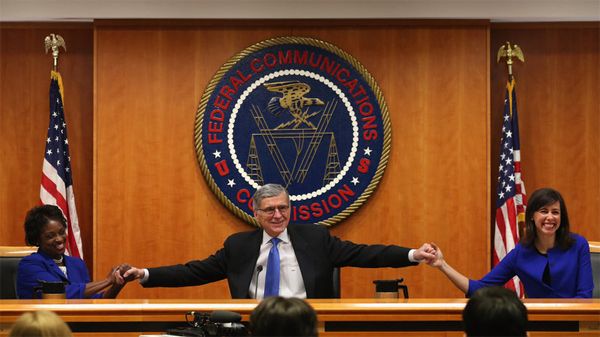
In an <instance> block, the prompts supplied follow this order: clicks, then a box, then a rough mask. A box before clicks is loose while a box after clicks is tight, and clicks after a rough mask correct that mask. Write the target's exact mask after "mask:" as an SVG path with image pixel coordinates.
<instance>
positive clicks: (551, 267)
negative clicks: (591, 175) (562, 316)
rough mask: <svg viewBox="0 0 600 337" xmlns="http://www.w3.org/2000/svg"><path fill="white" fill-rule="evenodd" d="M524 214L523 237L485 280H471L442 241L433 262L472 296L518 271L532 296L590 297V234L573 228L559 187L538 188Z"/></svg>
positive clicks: (499, 283)
mask: <svg viewBox="0 0 600 337" xmlns="http://www.w3.org/2000/svg"><path fill="white" fill-rule="evenodd" d="M525 219H526V220H525V221H526V227H525V235H524V237H523V238H522V239H521V242H520V243H519V244H518V245H517V246H516V247H515V248H514V249H513V250H511V251H510V252H509V253H508V254H507V255H506V256H505V257H504V258H503V259H502V260H501V261H500V263H499V264H498V265H496V267H494V268H493V269H492V270H491V271H490V272H489V273H488V274H487V275H485V276H484V277H483V278H482V279H480V280H470V279H468V278H467V277H465V276H464V275H462V274H461V273H459V272H458V271H456V270H455V269H454V268H452V267H451V266H450V265H449V264H448V263H446V261H445V260H444V255H443V254H442V251H441V250H440V249H439V248H438V247H437V246H436V247H435V248H436V250H437V252H436V255H437V259H436V260H435V261H434V262H433V263H431V265H433V266H434V267H437V268H439V269H440V270H441V271H442V272H443V273H444V274H445V275H446V276H447V277H448V278H449V279H450V280H451V281H452V283H454V285H455V286H456V287H457V288H459V289H460V290H462V291H463V292H464V293H465V294H466V295H467V296H468V297H470V296H471V295H472V294H473V293H474V292H475V291H476V290H477V289H479V288H481V287H487V286H493V285H503V284H505V283H506V282H507V281H508V280H510V279H511V278H513V277H514V276H518V277H519V279H520V280H521V282H522V283H523V286H524V288H525V294H526V295H527V297H530V298H575V297H580V298H591V297H592V291H593V289H594V281H593V279H592V265H591V260H590V248H589V245H588V242H587V241H586V239H585V238H583V237H582V236H580V235H577V234H574V233H571V232H570V230H569V227H570V224H569V216H568V213H567V206H566V205H565V202H564V200H563V198H562V196H561V195H560V193H559V192H558V191H556V190H553V189H550V188H542V189H539V190H537V191H535V192H533V194H532V195H531V198H530V199H529V205H528V206H527V211H526V212H525Z"/></svg>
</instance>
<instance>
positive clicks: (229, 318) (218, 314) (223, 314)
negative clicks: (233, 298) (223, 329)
mask: <svg viewBox="0 0 600 337" xmlns="http://www.w3.org/2000/svg"><path fill="white" fill-rule="evenodd" d="M209 319H210V321H211V322H212V323H236V322H240V321H241V320H242V315H240V314H238V313H237V312H233V311H226V310H215V311H213V312H211V313H210V318H209Z"/></svg>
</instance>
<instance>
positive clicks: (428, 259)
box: [413, 243, 436, 265]
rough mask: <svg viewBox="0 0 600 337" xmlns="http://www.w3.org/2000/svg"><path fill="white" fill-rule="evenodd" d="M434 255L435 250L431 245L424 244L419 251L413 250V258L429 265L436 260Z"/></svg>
mask: <svg viewBox="0 0 600 337" xmlns="http://www.w3.org/2000/svg"><path fill="white" fill-rule="evenodd" d="M435 253H436V252H435V248H434V247H433V246H432V245H431V244H429V243H424V244H423V245H422V246H421V247H420V248H419V249H416V250H415V253H414V255H413V258H414V259H415V260H417V261H422V262H425V263H427V264H429V265H431V264H432V263H433V261H434V260H435V259H436V255H435Z"/></svg>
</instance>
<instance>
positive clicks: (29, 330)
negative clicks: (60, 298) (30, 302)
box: [8, 310, 73, 337]
mask: <svg viewBox="0 0 600 337" xmlns="http://www.w3.org/2000/svg"><path fill="white" fill-rule="evenodd" d="M72 336H73V335H72V334H71V329H69V327H68V326H67V324H66V323H65V322H63V320H62V319H61V318H60V317H58V315H57V314H55V313H53V312H51V311H44V310H42V311H32V312H26V313H24V314H23V315H21V317H19V319H17V321H16V322H15V324H14V325H13V327H12V329H11V330H10V333H9V334H8V337H72Z"/></svg>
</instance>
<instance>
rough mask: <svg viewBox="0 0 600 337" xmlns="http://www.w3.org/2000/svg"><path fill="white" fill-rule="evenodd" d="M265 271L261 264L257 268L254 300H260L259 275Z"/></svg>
mask: <svg viewBox="0 0 600 337" xmlns="http://www.w3.org/2000/svg"><path fill="white" fill-rule="evenodd" d="M262 270H263V266H261V265H260V264H259V265H258V266H256V283H255V284H254V298H258V275H260V272H261V271H262Z"/></svg>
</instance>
